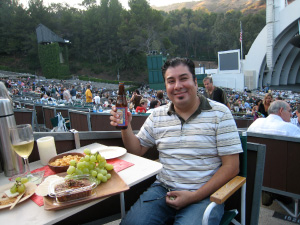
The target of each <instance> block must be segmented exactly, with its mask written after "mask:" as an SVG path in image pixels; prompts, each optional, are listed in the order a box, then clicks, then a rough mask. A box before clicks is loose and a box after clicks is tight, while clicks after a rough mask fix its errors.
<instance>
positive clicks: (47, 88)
mask: <svg viewBox="0 0 300 225" xmlns="http://www.w3.org/2000/svg"><path fill="white" fill-rule="evenodd" d="M1 81H2V82H4V83H5V85H6V87H7V88H8V90H9V91H10V93H11V95H13V96H22V93H23V92H25V91H34V92H37V93H40V100H41V101H42V102H46V101H53V102H55V101H57V100H62V101H64V102H65V103H76V102H80V103H81V104H83V103H85V104H86V103H87V104H95V105H96V106H100V105H101V106H102V107H111V106H113V105H115V103H116V97H117V89H118V86H117V85H115V86H114V87H113V88H106V87H104V86H105V85H104V86H103V87H101V85H96V84H95V85H93V84H92V83H91V82H86V83H83V82H80V81H76V82H74V81H72V82H69V81H63V80H61V81H55V80H54V81H53V80H45V81H44V82H42V83H41V82H38V81H37V79H35V78H18V79H15V80H11V79H4V78H2V79H1ZM203 86H204V87H203V88H202V87H200V88H198V92H199V93H202V94H203V95H204V96H205V97H207V98H210V99H213V100H215V101H218V102H221V103H223V104H225V105H226V106H227V107H228V108H229V109H230V110H231V112H232V113H233V114H234V115H240V116H244V117H250V118H251V117H253V118H254V119H257V118H260V117H267V116H268V108H269V106H270V103H271V102H272V101H274V100H284V101H286V102H287V103H289V105H290V107H291V109H292V118H296V117H297V114H296V112H297V107H298V105H299V102H300V99H299V100H298V99H297V98H298V93H292V92H291V91H279V90H271V89H268V88H264V89H261V90H254V91H247V90H245V91H243V92H241V91H235V90H233V89H228V88H225V89H222V88H219V87H216V86H214V85H213V80H212V78H211V77H209V76H208V77H206V78H204V80H203ZM299 97H300V96H299ZM127 100H128V105H129V109H130V111H131V112H132V111H133V110H134V111H135V113H151V112H152V111H153V109H154V108H156V107H158V106H160V105H165V104H167V103H168V102H169V98H168V96H167V94H166V91H165V90H153V89H150V88H149V87H148V86H147V85H145V86H143V87H140V88H138V89H136V90H135V91H133V92H130V91H127ZM137 108H138V109H137ZM292 121H294V120H292Z"/></svg>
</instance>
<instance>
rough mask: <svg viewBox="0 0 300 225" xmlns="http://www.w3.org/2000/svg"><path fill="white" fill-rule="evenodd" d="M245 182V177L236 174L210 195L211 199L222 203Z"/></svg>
mask: <svg viewBox="0 0 300 225" xmlns="http://www.w3.org/2000/svg"><path fill="white" fill-rule="evenodd" d="M244 183H246V178H245V177H241V176H236V177H234V178H232V179H231V180H230V181H228V182H227V183H226V184H224V185H223V186H222V187H221V188H219V189H218V190H217V191H216V192H215V193H213V194H212V195H211V196H210V201H211V202H215V203H217V204H222V203H223V202H225V201H226V200H227V199H228V198H229V197H230V196H231V195H232V194H233V193H235V192H236V191H237V190H238V189H239V188H240V187H242V186H243V184H244Z"/></svg>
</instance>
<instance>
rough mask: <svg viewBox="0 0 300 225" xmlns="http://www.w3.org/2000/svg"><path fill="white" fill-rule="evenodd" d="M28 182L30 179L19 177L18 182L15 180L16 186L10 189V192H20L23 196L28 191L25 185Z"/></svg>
mask: <svg viewBox="0 0 300 225" xmlns="http://www.w3.org/2000/svg"><path fill="white" fill-rule="evenodd" d="M27 182H28V178H26V177H23V178H21V177H17V178H16V180H15V183H14V185H13V186H12V187H11V188H10V192H11V193H12V194H14V193H16V192H18V193H19V194H22V193H23V192H24V191H25V190H26V187H25V185H24V184H25V183H27Z"/></svg>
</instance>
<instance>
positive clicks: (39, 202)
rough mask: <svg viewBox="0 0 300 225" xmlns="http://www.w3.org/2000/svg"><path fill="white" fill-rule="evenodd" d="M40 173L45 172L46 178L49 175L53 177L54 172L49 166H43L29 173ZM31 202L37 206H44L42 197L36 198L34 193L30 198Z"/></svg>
mask: <svg viewBox="0 0 300 225" xmlns="http://www.w3.org/2000/svg"><path fill="white" fill-rule="evenodd" d="M40 171H45V174H44V177H48V176H50V175H54V174H55V172H53V171H52V170H51V169H50V168H49V166H43V167H41V168H38V169H36V170H33V171H31V173H35V172H40ZM30 199H31V200H32V201H34V202H35V203H36V204H37V205H38V206H43V205H44V199H43V197H42V196H38V195H36V194H35V193H34V194H33V195H32V196H31V197H30Z"/></svg>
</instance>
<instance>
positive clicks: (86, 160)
mask: <svg viewBox="0 0 300 225" xmlns="http://www.w3.org/2000/svg"><path fill="white" fill-rule="evenodd" d="M84 154H85V156H84V157H81V158H79V157H78V158H77V157H76V158H74V159H71V158H70V157H68V156H66V157H68V159H71V160H68V163H69V165H70V166H69V167H68V169H67V175H66V176H65V177H64V178H62V177H60V176H57V175H53V176H49V177H47V178H46V179H45V181H44V182H43V183H41V184H40V185H39V187H38V188H37V189H36V194H37V195H40V196H47V195H49V196H50V197H55V199H56V202H57V203H64V202H68V201H73V200H77V199H81V198H85V197H89V196H91V195H93V191H94V189H95V188H96V187H97V185H99V184H101V183H102V182H103V183H105V182H107V181H108V180H109V179H110V178H111V174H110V173H108V171H109V170H112V169H113V165H111V164H108V163H107V162H106V160H105V158H104V157H102V156H101V154H99V153H98V152H96V153H94V154H92V153H91V150H90V149H84ZM60 159H63V158H60ZM77 159H78V160H77Z"/></svg>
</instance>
